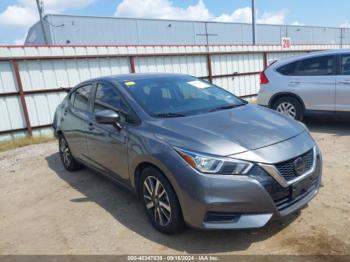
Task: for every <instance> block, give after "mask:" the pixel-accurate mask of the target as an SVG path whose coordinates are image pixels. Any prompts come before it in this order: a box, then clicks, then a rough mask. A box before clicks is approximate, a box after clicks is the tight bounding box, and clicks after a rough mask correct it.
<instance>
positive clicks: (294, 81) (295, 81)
mask: <svg viewBox="0 0 350 262" xmlns="http://www.w3.org/2000/svg"><path fill="white" fill-rule="evenodd" d="M289 84H291V85H297V84H300V81H297V80H292V81H289Z"/></svg>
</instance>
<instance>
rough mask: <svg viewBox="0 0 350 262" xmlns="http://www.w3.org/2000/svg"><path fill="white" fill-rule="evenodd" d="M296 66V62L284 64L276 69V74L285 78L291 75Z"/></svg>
mask: <svg viewBox="0 0 350 262" xmlns="http://www.w3.org/2000/svg"><path fill="white" fill-rule="evenodd" d="M297 65H298V61H296V62H293V63H290V64H286V65H284V66H281V67H279V68H278V69H277V72H279V73H280V74H282V75H286V76H290V75H293V74H294V72H295V69H296V67H297Z"/></svg>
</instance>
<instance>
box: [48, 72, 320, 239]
mask: <svg viewBox="0 0 350 262" xmlns="http://www.w3.org/2000/svg"><path fill="white" fill-rule="evenodd" d="M53 126H54V130H55V134H56V136H57V137H58V139H59V152H60V156H61V159H62V163H63V165H64V167H65V168H66V169H68V170H69V171H74V170H77V169H79V168H81V167H82V166H83V165H84V166H87V167H89V168H92V169H94V170H96V171H98V172H99V173H101V174H103V175H106V176H107V177H109V178H111V179H113V180H114V181H116V182H118V183H120V184H122V185H124V186H125V187H127V188H129V189H130V190H131V191H133V192H135V193H136V195H137V196H138V197H139V198H140V199H141V201H142V203H143V205H144V207H145V210H146V214H147V215H148V217H149V220H150V222H151V223H152V224H153V226H154V227H155V228H156V229H158V230H159V231H161V232H163V233H167V234H171V233H175V232H178V231H179V230H180V229H181V228H182V227H183V226H184V225H185V224H187V225H189V226H191V227H195V228H203V229H238V228H258V227H262V226H264V225H265V224H266V223H267V222H268V221H270V220H271V219H276V218H281V217H284V216H286V215H288V214H290V213H291V212H294V211H295V210H298V209H300V208H302V207H303V206H305V205H306V204H307V203H308V202H309V201H310V200H311V199H312V198H313V197H314V196H315V195H316V194H317V192H318V190H319V187H320V180H321V173H322V158H321V153H320V151H319V148H318V146H317V145H316V143H315V141H314V140H313V139H312V138H311V136H310V134H309V132H308V130H307V128H306V127H305V126H304V125H303V124H301V123H299V122H296V121H295V120H293V119H291V118H289V117H286V116H284V115H281V114H278V113H276V112H274V111H272V110H270V109H267V108H263V107H258V106H253V105H249V104H247V103H246V102H245V101H243V100H241V99H240V98H238V97H236V96H234V95H233V94H231V93H229V92H227V91H225V90H223V89H221V88H219V87H217V86H215V85H213V84H210V83H208V82H206V81H203V80H200V79H197V78H195V77H192V76H188V75H181V74H128V75H118V76H111V77H103V78H98V79H93V80H89V81H86V82H83V83H81V84H79V85H78V86H76V87H75V88H73V89H72V90H71V91H70V92H69V94H68V95H67V97H66V98H65V99H64V100H63V102H62V103H61V104H60V105H59V106H58V108H57V111H56V114H55V118H54V124H53Z"/></svg>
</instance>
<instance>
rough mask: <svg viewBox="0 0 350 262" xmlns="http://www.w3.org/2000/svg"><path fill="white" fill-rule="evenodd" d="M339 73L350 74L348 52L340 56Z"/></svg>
mask: <svg viewBox="0 0 350 262" xmlns="http://www.w3.org/2000/svg"><path fill="white" fill-rule="evenodd" d="M340 74H341V75H350V54H346V55H342V56H341V58H340Z"/></svg>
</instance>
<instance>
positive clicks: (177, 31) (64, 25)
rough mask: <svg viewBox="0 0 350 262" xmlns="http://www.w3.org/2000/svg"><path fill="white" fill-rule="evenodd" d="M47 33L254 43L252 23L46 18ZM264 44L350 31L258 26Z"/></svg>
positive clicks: (341, 37)
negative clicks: (288, 38) (282, 39)
mask: <svg viewBox="0 0 350 262" xmlns="http://www.w3.org/2000/svg"><path fill="white" fill-rule="evenodd" d="M44 24H45V32H46V34H47V37H48V41H49V44H51V45H52V44H54V45H66V44H70V45H94V44H97V45H102V44H110V45H125V44H133V45H147V44H162V45H165V44H192V45H204V44H211V45H217V44H251V42H252V33H251V30H252V28H251V25H250V24H246V23H227V22H226V23H223V22H215V21H189V20H174V19H169V20H163V19H146V18H120V17H96V16H74V15H46V16H45V17H44ZM257 32H258V35H257V40H258V42H257V43H258V44H280V42H281V38H282V37H291V38H292V43H293V44H342V43H344V44H345V43H350V29H346V28H335V27H320V26H296V25H266V24H258V25H257ZM43 43H44V42H43V35H42V30H41V27H40V24H39V23H37V24H35V25H33V26H32V27H31V28H30V30H29V32H28V35H27V38H26V44H43Z"/></svg>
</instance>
